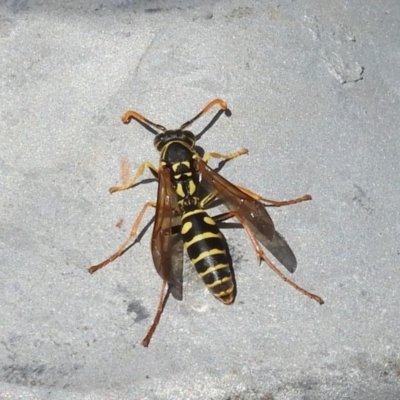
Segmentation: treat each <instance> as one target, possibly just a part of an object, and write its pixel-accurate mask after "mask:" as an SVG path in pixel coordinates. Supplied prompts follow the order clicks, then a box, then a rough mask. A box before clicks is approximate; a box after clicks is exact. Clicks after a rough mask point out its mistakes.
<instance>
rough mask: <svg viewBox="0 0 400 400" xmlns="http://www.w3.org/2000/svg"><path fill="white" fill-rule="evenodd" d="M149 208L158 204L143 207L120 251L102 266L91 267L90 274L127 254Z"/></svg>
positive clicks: (102, 263)
mask: <svg viewBox="0 0 400 400" xmlns="http://www.w3.org/2000/svg"><path fill="white" fill-rule="evenodd" d="M148 207H156V203H154V202H150V201H149V202H147V203H146V204H145V205H144V206H143V208H142V210H141V211H140V213H139V215H138V216H137V218H136V220H135V222H134V224H133V226H132V229H131V232H130V234H129V237H128V238H127V239H126V240H125V241H124V243H122V244H121V246H120V247H119V249H118V250H117V251H116V252H115V253H114V254H113V255H112V256H110V257H108V258H107V259H106V260H104V261H103V262H101V263H100V264H97V265H93V266H91V267H90V268H89V269H88V271H89V273H91V274H93V272H96V271H97V270H99V269H100V268H103V267H105V266H106V265H107V264H110V263H111V262H113V261H114V260H115V259H116V258H118V257H119V256H121V255H122V254H123V253H124V252H125V250H126V248H127V247H128V245H129V242H130V241H131V240H132V239H133V238H134V237H136V235H137V231H138V230H139V226H140V223H141V221H142V219H143V216H144V213H145V211H146V210H147V208H148Z"/></svg>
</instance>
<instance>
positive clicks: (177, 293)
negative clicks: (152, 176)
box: [151, 167, 183, 300]
mask: <svg viewBox="0 0 400 400" xmlns="http://www.w3.org/2000/svg"><path fill="white" fill-rule="evenodd" d="M158 180H159V182H158V194H157V207H156V215H155V222H154V228H153V235H152V238H151V253H152V256H153V262H154V266H155V268H156V270H157V272H158V274H159V275H160V277H161V279H163V280H164V281H166V282H167V283H168V286H169V290H170V292H171V293H172V296H174V298H175V299H177V300H182V281H183V243H182V240H181V237H180V232H179V230H177V229H173V227H176V226H179V225H180V224H181V216H180V212H179V210H178V206H177V197H176V193H175V191H174V190H173V187H172V185H171V175H170V171H169V169H168V168H166V167H161V168H160V169H159V171H158Z"/></svg>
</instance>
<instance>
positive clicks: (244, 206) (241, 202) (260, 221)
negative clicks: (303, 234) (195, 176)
mask: <svg viewBox="0 0 400 400" xmlns="http://www.w3.org/2000/svg"><path fill="white" fill-rule="evenodd" d="M196 168H197V171H198V172H199V174H200V179H201V184H202V186H203V187H204V188H205V190H206V191H207V192H208V193H213V194H215V199H216V200H217V201H220V202H222V203H223V204H224V205H225V207H227V208H228V210H231V211H238V212H239V213H240V214H241V215H242V217H243V218H244V219H245V220H246V223H247V225H248V226H249V227H250V229H251V230H252V232H253V233H254V234H255V236H256V238H257V239H258V240H259V241H260V242H261V243H262V244H263V246H265V247H266V248H267V249H268V251H270V252H271V253H272V254H273V255H274V257H275V258H276V259H277V260H278V261H279V262H280V263H281V264H282V265H283V266H284V267H285V268H286V269H287V270H288V271H289V272H294V271H295V269H296V266H297V261H296V257H295V256H294V254H293V252H292V250H291V249H290V247H289V245H288V244H287V242H286V240H285V239H284V237H283V236H281V235H280V234H279V233H278V232H276V231H275V227H274V223H273V222H272V219H271V217H270V216H269V214H268V212H267V211H266V210H265V205H264V204H263V203H261V202H260V201H258V200H256V199H254V198H252V197H251V196H249V195H248V194H246V193H244V192H242V191H241V190H240V189H239V188H238V187H237V186H235V185H233V184H232V183H231V182H229V181H228V180H226V179H225V178H224V177H222V176H221V175H220V174H218V173H217V172H215V171H214V170H212V169H211V168H210V167H209V166H208V165H207V164H206V163H205V162H204V161H203V160H202V159H201V158H197V159H196Z"/></svg>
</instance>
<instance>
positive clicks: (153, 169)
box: [109, 161, 158, 193]
mask: <svg viewBox="0 0 400 400" xmlns="http://www.w3.org/2000/svg"><path fill="white" fill-rule="evenodd" d="M146 168H148V169H149V170H150V172H151V173H152V174H153V175H154V176H158V172H157V168H156V167H155V166H154V165H153V164H152V163H150V162H149V161H145V162H144V163H143V164H142V165H141V166H140V167H139V168H138V170H137V171H136V174H135V175H134V176H133V177H132V178H131V179H130V180H129V182H127V183H125V184H123V185H121V186H112V187H110V189H109V192H110V193H114V192H120V191H122V190H127V189H130V188H131V187H132V186H133V185H134V184H135V183H136V181H137V179H138V178H139V176H141V175H143V173H144V170H145V169H146Z"/></svg>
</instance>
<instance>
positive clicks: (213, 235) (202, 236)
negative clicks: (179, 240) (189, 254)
mask: <svg viewBox="0 0 400 400" xmlns="http://www.w3.org/2000/svg"><path fill="white" fill-rule="evenodd" d="M210 238H221V234H220V233H219V232H218V233H212V232H203V233H199V234H198V235H196V236H195V237H194V238H193V239H192V240H190V241H189V242H185V243H184V245H185V248H186V249H187V248H188V247H190V246H191V245H192V244H194V243H197V242H199V241H200V240H205V239H210Z"/></svg>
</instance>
